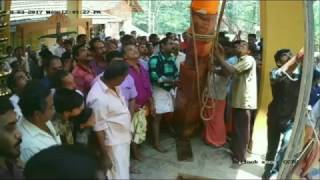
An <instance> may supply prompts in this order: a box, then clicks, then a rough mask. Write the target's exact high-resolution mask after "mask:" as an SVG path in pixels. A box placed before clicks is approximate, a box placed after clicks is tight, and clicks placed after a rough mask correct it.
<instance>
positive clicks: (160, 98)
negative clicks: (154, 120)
mask: <svg viewBox="0 0 320 180" xmlns="http://www.w3.org/2000/svg"><path fill="white" fill-rule="evenodd" d="M152 92H153V94H152V96H153V101H154V107H155V109H156V113H157V114H164V113H168V112H173V110H174V95H173V92H172V91H171V92H168V91H166V90H164V89H162V88H160V87H157V86H153V87H152Z"/></svg>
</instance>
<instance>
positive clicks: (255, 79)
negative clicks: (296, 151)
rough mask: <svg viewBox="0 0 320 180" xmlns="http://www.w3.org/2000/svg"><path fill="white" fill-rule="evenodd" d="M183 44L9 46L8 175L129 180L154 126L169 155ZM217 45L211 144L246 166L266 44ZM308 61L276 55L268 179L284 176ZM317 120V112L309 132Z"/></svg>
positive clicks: (4, 154)
mask: <svg viewBox="0 0 320 180" xmlns="http://www.w3.org/2000/svg"><path fill="white" fill-rule="evenodd" d="M179 37H180V36H179ZM179 37H178V36H177V35H176V34H175V33H167V34H166V36H165V37H164V38H163V39H161V40H160V38H159V36H158V35H157V34H151V35H150V36H149V37H148V38H147V37H146V36H138V37H137V35H136V33H135V32H132V33H131V34H130V35H129V34H125V33H124V32H120V41H118V40H116V39H113V38H111V37H107V38H105V39H100V38H99V37H96V38H92V39H90V40H89V41H88V37H87V36H86V35H85V34H80V35H78V36H77V38H76V42H73V40H72V39H62V38H61V37H59V38H57V41H56V43H57V45H56V47H55V48H54V50H53V51H50V50H49V48H48V47H46V46H42V47H41V50H40V52H39V53H36V52H35V51H33V50H32V49H31V47H26V48H24V47H16V48H15V49H14V50H13V49H12V48H11V47H8V48H7V54H8V59H7V62H8V64H9V65H10V66H11V68H12V73H11V74H10V76H9V77H8V83H7V84H8V86H9V88H10V89H11V90H12V92H13V94H12V95H11V96H10V97H1V99H0V100H1V102H0V106H1V107H0V143H1V147H0V177H1V178H13V179H15V178H17V179H19V178H22V177H25V178H27V179H28V178H29V179H30V178H48V177H51V178H61V177H63V178H66V177H73V178H90V179H92V178H101V179H105V178H106V177H108V178H111V179H129V178H130V172H131V173H135V171H136V170H135V168H134V166H135V165H134V164H133V163H132V162H131V161H130V154H132V158H133V159H136V160H140V161H141V160H142V159H143V158H142V155H141V152H140V144H141V143H143V142H144V141H145V140H146V138H147V133H146V132H147V130H149V129H148V124H149V125H150V127H151V128H150V129H151V132H152V133H151V134H149V133H148V135H152V136H151V137H152V140H153V141H152V142H153V143H152V145H153V147H154V148H155V149H156V150H157V151H159V152H161V153H165V152H166V151H167V150H166V149H165V148H163V147H162V146H161V143H160V130H161V128H160V124H161V122H162V120H163V119H164V115H168V114H169V115H170V114H172V113H173V112H174V103H175V95H176V91H177V87H178V86H179V70H180V64H181V63H183V62H184V60H185V59H186V57H188V56H187V55H186V54H187V52H188V49H189V44H190V43H189V42H190V41H189V40H190V39H189V37H188V34H187V32H185V33H183V34H182V38H183V40H180V38H179ZM219 43H220V44H221V46H219V48H217V50H216V52H215V53H216V55H217V57H218V58H216V61H215V69H213V71H214V72H215V74H214V77H212V78H213V79H212V83H213V84H212V86H214V87H215V88H214V89H215V91H214V92H213V94H211V95H210V96H212V97H211V98H212V99H213V100H212V102H214V103H215V111H214V115H213V117H214V118H213V119H212V120H209V121H206V122H205V123H204V124H205V126H204V132H203V140H204V142H205V143H206V144H208V145H212V146H215V147H222V146H224V145H225V144H227V143H228V139H231V150H232V152H233V154H232V160H233V162H234V164H237V165H240V164H241V163H242V162H245V161H246V154H247V151H249V152H250V150H251V148H252V140H251V139H252V131H253V125H254V119H255V112H256V110H257V97H258V87H259V82H260V76H259V74H260V72H261V62H262V59H261V57H262V49H263V48H262V41H260V42H259V43H257V39H256V36H255V34H249V35H248V41H245V40H240V38H239V36H238V38H237V39H235V40H233V41H231V40H229V39H228V37H227V36H226V35H225V34H224V33H220V34H219ZM302 60H303V51H300V52H298V53H297V55H295V56H293V55H292V52H291V51H290V50H288V49H281V50H279V51H277V52H276V54H275V62H276V65H277V66H278V68H277V69H274V70H273V71H272V72H271V75H270V80H271V86H272V92H273V101H272V103H271V104H270V105H269V111H268V121H267V122H268V123H267V124H268V150H267V157H266V160H267V161H270V162H272V163H270V164H268V165H266V170H265V173H264V175H263V176H264V177H267V178H269V177H270V176H271V175H273V174H276V172H277V171H278V170H279V164H280V162H281V160H282V159H283V155H284V151H285V149H286V146H287V144H288V138H289V137H290V131H291V130H292V123H293V118H294V112H295V108H296V106H297V99H298V98H297V96H298V93H299V91H298V90H299V86H300V78H301V76H300V74H301V71H300V69H301V68H300V65H299V64H300V62H301V61H302ZM315 72H316V71H315ZM314 77H315V78H314V86H313V90H312V95H311V96H312V98H311V101H312V102H313V103H312V105H314V107H315V108H318V109H315V110H314V112H316V113H318V112H319V111H320V110H319V107H320V106H319V102H318V99H319V81H318V79H319V75H318V74H317V73H315V76H314ZM169 117H170V116H169ZM318 119H319V113H318V115H314V116H313V118H312V119H311V120H310V123H309V125H310V127H315V126H314V123H315V122H317V120H318ZM318 122H319V121H318ZM311 129H312V128H311ZM281 134H283V135H284V136H283V140H282V143H281V148H280V150H279V151H278V146H279V141H280V135H281ZM311 136H312V133H311ZM228 137H230V138H228ZM277 152H278V153H277ZM16 160H18V161H16ZM273 162H276V163H273ZM21 167H24V173H22V169H21Z"/></svg>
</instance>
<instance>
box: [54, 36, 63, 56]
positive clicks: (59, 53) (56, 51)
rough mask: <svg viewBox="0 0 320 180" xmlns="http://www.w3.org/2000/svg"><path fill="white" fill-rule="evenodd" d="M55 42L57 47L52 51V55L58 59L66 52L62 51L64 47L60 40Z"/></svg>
mask: <svg viewBox="0 0 320 180" xmlns="http://www.w3.org/2000/svg"><path fill="white" fill-rule="evenodd" d="M56 42H57V46H56V48H55V49H54V50H53V55H55V56H58V57H59V58H61V56H62V54H63V53H64V52H66V50H65V49H64V46H63V40H62V38H58V39H57V41H56Z"/></svg>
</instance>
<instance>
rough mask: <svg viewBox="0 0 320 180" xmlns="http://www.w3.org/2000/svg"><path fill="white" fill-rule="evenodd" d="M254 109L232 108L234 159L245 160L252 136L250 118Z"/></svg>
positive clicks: (232, 148) (232, 147)
mask: <svg viewBox="0 0 320 180" xmlns="http://www.w3.org/2000/svg"><path fill="white" fill-rule="evenodd" d="M251 115H252V110H248V109H238V108H233V109H232V143H231V150H232V153H233V160H235V161H245V160H246V152H247V147H248V143H249V138H250V122H251V121H250V120H251Z"/></svg>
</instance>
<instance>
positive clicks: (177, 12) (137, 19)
mask: <svg viewBox="0 0 320 180" xmlns="http://www.w3.org/2000/svg"><path fill="white" fill-rule="evenodd" d="M139 4H140V5H141V7H142V8H143V10H144V12H142V13H134V14H133V24H134V25H136V26H137V27H139V28H141V29H142V30H144V31H146V32H149V31H150V32H149V33H158V34H165V33H166V32H175V33H182V32H184V31H185V30H186V29H187V28H188V27H189V24H190V9H189V6H190V4H191V0H171V1H169V0H152V1H149V0H139ZM149 9H150V10H151V11H150V13H149V11H148V10H149ZM149 21H150V22H149ZM149 26H150V27H149Z"/></svg>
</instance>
